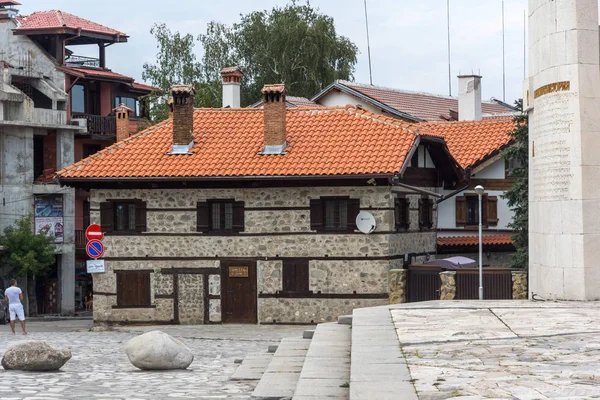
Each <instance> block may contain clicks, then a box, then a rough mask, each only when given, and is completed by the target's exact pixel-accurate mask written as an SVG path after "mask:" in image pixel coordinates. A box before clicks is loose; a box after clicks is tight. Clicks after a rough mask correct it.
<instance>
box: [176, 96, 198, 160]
mask: <svg viewBox="0 0 600 400" xmlns="http://www.w3.org/2000/svg"><path fill="white" fill-rule="evenodd" d="M194 93H195V92H194V88H193V87H192V85H173V86H172V87H171V96H173V148H172V152H171V153H172V154H187V153H188V152H189V150H190V149H191V148H192V146H193V145H194Z"/></svg>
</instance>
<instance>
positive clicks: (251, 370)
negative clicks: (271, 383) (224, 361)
mask: <svg viewBox="0 0 600 400" xmlns="http://www.w3.org/2000/svg"><path fill="white" fill-rule="evenodd" d="M272 359H273V354H270V353H254V354H249V355H247V356H246V358H245V359H244V360H243V361H242V363H241V365H240V366H239V367H237V369H236V370H235V372H234V373H233V375H231V380H232V381H242V380H260V378H262V376H263V374H264V373H265V370H266V369H267V366H268V365H269V363H270V362H271V360H272Z"/></svg>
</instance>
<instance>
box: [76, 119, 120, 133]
mask: <svg viewBox="0 0 600 400" xmlns="http://www.w3.org/2000/svg"><path fill="white" fill-rule="evenodd" d="M72 118H82V119H86V120H87V131H88V134H90V135H107V136H111V135H112V136H114V135H116V134H117V119H116V118H115V116H114V115H106V116H104V115H92V114H83V113H73V116H72Z"/></svg>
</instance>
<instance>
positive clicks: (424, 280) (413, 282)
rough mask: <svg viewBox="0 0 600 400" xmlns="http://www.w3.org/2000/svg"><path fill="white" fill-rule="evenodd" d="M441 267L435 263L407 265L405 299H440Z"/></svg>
mask: <svg viewBox="0 0 600 400" xmlns="http://www.w3.org/2000/svg"><path fill="white" fill-rule="evenodd" d="M440 272H442V268H440V267H438V266H437V265H431V266H430V265H411V266H409V267H408V278H407V285H406V286H407V289H408V293H407V296H406V297H407V301H408V302H409V303H412V302H415V301H428V300H439V299H440V287H441V285H442V280H441V278H440Z"/></svg>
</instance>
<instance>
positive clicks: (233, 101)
mask: <svg viewBox="0 0 600 400" xmlns="http://www.w3.org/2000/svg"><path fill="white" fill-rule="evenodd" d="M243 75H244V73H243V72H242V70H241V68H240V67H226V68H223V69H222V70H221V78H223V107H231V108H240V88H241V80H242V76H243Z"/></svg>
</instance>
